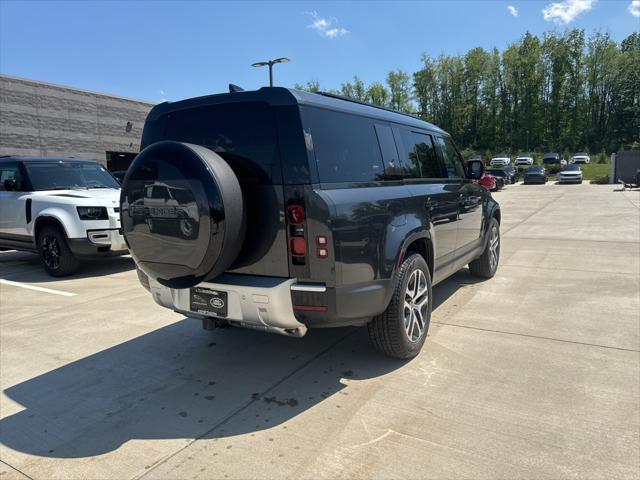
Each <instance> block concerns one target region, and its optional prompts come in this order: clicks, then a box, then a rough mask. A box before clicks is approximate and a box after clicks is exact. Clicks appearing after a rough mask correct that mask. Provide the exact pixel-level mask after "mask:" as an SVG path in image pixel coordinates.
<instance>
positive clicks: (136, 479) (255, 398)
mask: <svg viewBox="0 0 640 480" xmlns="http://www.w3.org/2000/svg"><path fill="white" fill-rule="evenodd" d="M356 331H357V330H351V331H350V332H348V333H347V334H345V335H343V336H341V337H339V338H338V339H337V340H335V341H334V342H331V343H330V344H329V345H328V346H327V347H326V348H324V349H322V350H321V351H320V352H318V353H317V354H315V355H314V356H313V357H311V358H310V359H309V360H307V361H306V362H303V363H302V364H300V365H299V366H298V367H296V368H294V369H293V370H292V371H291V372H289V373H288V374H287V375H285V376H284V377H282V378H281V379H280V380H278V381H277V382H275V383H274V384H273V385H271V386H270V387H269V388H267V389H266V390H265V391H264V392H261V393H259V394H258V395H253V396H252V398H251V399H250V400H248V401H247V402H245V403H244V404H243V405H241V406H240V407H239V408H237V409H236V410H234V411H233V412H231V413H230V414H229V415H227V416H226V417H225V418H223V419H222V420H220V421H219V422H218V423H216V424H215V425H214V426H213V427H211V428H210V429H209V430H207V431H206V432H204V433H202V434H201V435H198V436H197V437H195V438H193V439H192V440H190V441H189V442H188V443H187V444H186V445H184V446H183V447H181V448H179V449H178V450H176V451H174V452H172V453H170V454H168V455H166V456H165V457H163V458H161V459H160V460H158V461H156V462H155V463H153V464H152V465H151V466H150V467H149V468H148V469H146V470H145V471H143V472H141V473H139V474H138V475H134V476H133V477H131V480H139V479H141V478H144V477H145V476H147V474H149V473H151V472H152V471H153V470H155V469H156V468H158V467H159V466H161V465H163V464H165V463H166V462H167V461H169V460H171V459H172V458H173V457H175V456H176V455H177V454H179V453H180V452H182V451H183V450H185V449H187V448H189V447H190V446H191V445H193V444H194V443H195V442H197V441H198V440H201V439H203V438H205V437H207V436H208V435H209V434H211V433H212V432H214V431H216V430H217V429H218V428H220V427H221V426H223V425H224V424H226V423H227V422H229V421H230V420H231V419H233V418H234V417H235V416H236V415H238V414H240V413H241V412H243V411H244V410H246V409H247V408H249V407H250V406H251V405H253V404H254V403H256V402H260V401H262V400H261V399H262V397H264V396H265V395H267V394H269V393H270V392H272V391H273V390H275V389H276V388H278V387H279V386H280V385H282V384H283V383H284V382H286V381H287V380H289V379H290V378H291V377H293V376H294V375H295V374H296V373H298V372H300V371H301V370H303V369H304V368H306V367H307V366H309V365H310V364H311V363H313V362H314V361H316V360H317V359H318V358H320V357H322V356H323V355H325V354H326V353H327V352H329V351H330V350H331V349H333V348H334V347H335V346H337V345H338V344H340V343H341V342H343V341H344V340H346V339H347V338H348V337H349V336H351V335H353V334H354V333H355V332H356Z"/></svg>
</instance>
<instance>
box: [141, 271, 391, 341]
mask: <svg viewBox="0 0 640 480" xmlns="http://www.w3.org/2000/svg"><path fill="white" fill-rule="evenodd" d="M389 282H390V280H385V281H380V282H372V283H367V284H362V285H354V286H349V287H342V288H328V287H326V286H325V285H324V284H321V283H304V282H298V281H297V280H296V279H294V278H280V277H258V276H252V275H240V274H230V273H227V274H223V275H221V276H220V277H218V278H216V281H215V282H202V283H200V284H199V285H198V287H202V288H209V289H211V290H217V291H223V292H226V293H227V316H226V317H221V316H216V315H215V314H211V315H207V314H202V313H197V312H194V311H192V310H191V308H190V289H188V288H185V289H172V288H168V287H165V286H163V285H160V284H159V283H158V282H156V281H154V280H152V279H149V286H148V289H149V291H150V292H151V294H152V295H153V298H154V300H155V301H156V303H158V304H159V305H161V306H163V307H166V308H170V309H172V310H175V311H176V312H178V313H181V314H183V315H185V316H188V317H193V318H214V319H218V320H225V321H227V322H229V323H231V324H232V325H236V326H240V327H247V328H253V329H258V330H265V331H270V332H274V333H280V334H283V335H288V336H295V337H302V336H303V335H305V333H306V332H307V329H308V328H329V327H346V326H356V325H364V324H366V323H367V322H369V321H370V320H371V318H372V317H373V316H375V315H378V314H380V313H381V312H382V311H384V309H385V308H386V306H387V304H388V300H389V298H388V297H389V288H388V287H389ZM145 287H146V285H145Z"/></svg>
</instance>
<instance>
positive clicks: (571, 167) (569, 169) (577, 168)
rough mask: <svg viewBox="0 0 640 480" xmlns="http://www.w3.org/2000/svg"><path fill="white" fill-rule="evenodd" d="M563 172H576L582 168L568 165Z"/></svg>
mask: <svg viewBox="0 0 640 480" xmlns="http://www.w3.org/2000/svg"><path fill="white" fill-rule="evenodd" d="M562 171H563V172H567V171H570V172H575V171H580V166H579V165H567V166H565V167H563V168H562Z"/></svg>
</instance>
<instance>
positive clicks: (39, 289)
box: [0, 278, 77, 297]
mask: <svg viewBox="0 0 640 480" xmlns="http://www.w3.org/2000/svg"><path fill="white" fill-rule="evenodd" d="M0 284H5V285H11V286H13V287H20V288H26V289H28V290H35V291H37V292H44V293H52V294H53V295H62V296H63V297H75V296H76V295H77V293H71V292H63V291H62V290H52V289H51V288H44V287H36V286H35V285H29V284H28V283H21V282H12V281H11V280H5V279H3V278H0Z"/></svg>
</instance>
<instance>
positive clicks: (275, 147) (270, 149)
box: [142, 102, 289, 277]
mask: <svg viewBox="0 0 640 480" xmlns="http://www.w3.org/2000/svg"><path fill="white" fill-rule="evenodd" d="M277 122H278V117H277V112H276V109H275V108H274V107H272V106H270V105H268V104H267V103H263V102H239V103H222V104H217V105H216V104H214V105H206V106H200V107H193V108H187V109H182V110H177V111H173V112H168V113H165V114H163V115H161V116H160V117H158V118H156V119H150V120H148V121H147V123H146V124H145V131H144V135H143V145H142V147H145V146H146V145H148V144H151V143H155V142H158V141H161V140H174V141H179V142H186V143H192V144H196V145H201V146H204V147H206V148H209V149H211V150H213V151H215V152H216V153H218V154H219V155H220V156H221V157H222V158H224V160H225V161H226V162H227V163H228V164H229V166H230V167H231V168H232V169H233V171H234V172H235V174H236V176H237V177H238V179H239V182H240V186H241V188H242V192H243V197H244V202H245V213H246V234H245V239H244V242H243V246H242V249H241V251H240V254H239V255H238V258H237V260H236V262H235V263H234V265H233V266H232V269H231V271H233V272H234V273H245V274H251V275H265V276H278V277H288V276H289V261H288V253H287V234H286V229H285V202H284V191H283V173H282V168H281V159H280V145H279V137H278V127H277V125H278V123H277Z"/></svg>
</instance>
